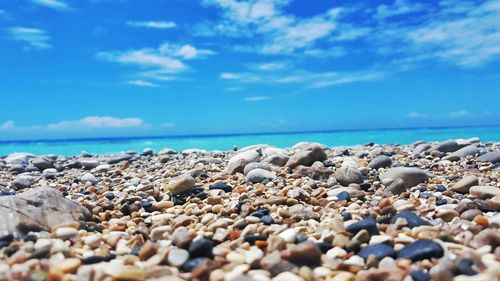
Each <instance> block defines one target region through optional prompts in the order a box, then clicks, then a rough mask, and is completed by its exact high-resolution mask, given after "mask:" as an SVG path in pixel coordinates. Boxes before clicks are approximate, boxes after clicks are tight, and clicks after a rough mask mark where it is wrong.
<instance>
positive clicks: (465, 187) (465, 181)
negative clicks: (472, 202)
mask: <svg viewBox="0 0 500 281" xmlns="http://www.w3.org/2000/svg"><path fill="white" fill-rule="evenodd" d="M478 184H479V179H478V178H477V177H476V176H465V177H463V178H462V179H461V180H459V181H457V182H456V183H455V184H454V185H453V186H452V187H451V188H450V190H451V191H454V192H458V193H463V194H465V193H469V189H470V188H471V187H472V186H474V185H478Z"/></svg>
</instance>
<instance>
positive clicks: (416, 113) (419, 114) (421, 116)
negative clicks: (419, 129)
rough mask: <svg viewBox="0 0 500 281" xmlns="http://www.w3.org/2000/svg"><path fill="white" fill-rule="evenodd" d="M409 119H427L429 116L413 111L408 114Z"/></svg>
mask: <svg viewBox="0 0 500 281" xmlns="http://www.w3.org/2000/svg"><path fill="white" fill-rule="evenodd" d="M407 117H409V118H425V117H427V115H426V114H425V113H421V112H418V111H412V112H410V113H408V115H407Z"/></svg>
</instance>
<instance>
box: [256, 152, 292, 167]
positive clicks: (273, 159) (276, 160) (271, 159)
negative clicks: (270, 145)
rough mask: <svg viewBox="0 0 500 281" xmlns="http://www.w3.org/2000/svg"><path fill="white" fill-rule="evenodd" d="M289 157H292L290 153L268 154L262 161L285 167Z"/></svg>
mask: <svg viewBox="0 0 500 281" xmlns="http://www.w3.org/2000/svg"><path fill="white" fill-rule="evenodd" d="M288 159H290V157H289V156H288V155H286V154H283V153H277V154H271V155H269V156H267V157H266V158H264V160H262V162H264V163H269V164H273V165H276V166H279V167H283V166H285V165H286V162H288Z"/></svg>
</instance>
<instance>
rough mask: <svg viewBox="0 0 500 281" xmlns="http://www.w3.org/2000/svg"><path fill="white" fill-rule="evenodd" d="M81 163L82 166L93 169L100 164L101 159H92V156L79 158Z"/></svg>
mask: <svg viewBox="0 0 500 281" xmlns="http://www.w3.org/2000/svg"><path fill="white" fill-rule="evenodd" d="M79 162H80V164H81V165H82V168H84V169H86V170H92V169H94V168H96V167H97V166H99V161H97V160H95V159H90V158H82V159H80V160H79Z"/></svg>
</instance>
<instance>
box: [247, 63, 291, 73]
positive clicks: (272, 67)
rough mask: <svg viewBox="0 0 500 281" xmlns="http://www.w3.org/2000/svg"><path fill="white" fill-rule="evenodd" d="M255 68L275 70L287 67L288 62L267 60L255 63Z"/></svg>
mask: <svg viewBox="0 0 500 281" xmlns="http://www.w3.org/2000/svg"><path fill="white" fill-rule="evenodd" d="M255 68H256V69H257V70H260V71H277V70H283V69H286V68H288V63H284V62H267V63H260V64H256V65H255Z"/></svg>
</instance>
